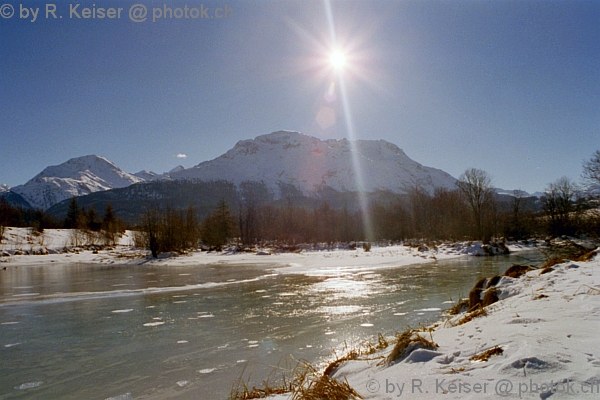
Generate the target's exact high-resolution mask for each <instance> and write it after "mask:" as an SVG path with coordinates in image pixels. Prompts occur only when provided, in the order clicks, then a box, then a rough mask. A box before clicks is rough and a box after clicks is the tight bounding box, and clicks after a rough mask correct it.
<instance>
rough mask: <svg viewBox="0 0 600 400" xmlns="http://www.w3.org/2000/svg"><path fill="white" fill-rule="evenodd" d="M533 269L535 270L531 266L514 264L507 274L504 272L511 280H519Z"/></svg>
mask: <svg viewBox="0 0 600 400" xmlns="http://www.w3.org/2000/svg"><path fill="white" fill-rule="evenodd" d="M532 269H533V268H531V267H530V266H529V265H519V264H514V265H513V266H512V267H510V268H509V269H507V270H506V272H504V276H508V277H510V278H518V277H520V276H521V275H523V274H525V273H526V272H529V271H531V270H532Z"/></svg>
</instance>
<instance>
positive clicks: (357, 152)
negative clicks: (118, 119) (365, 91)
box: [170, 131, 456, 194]
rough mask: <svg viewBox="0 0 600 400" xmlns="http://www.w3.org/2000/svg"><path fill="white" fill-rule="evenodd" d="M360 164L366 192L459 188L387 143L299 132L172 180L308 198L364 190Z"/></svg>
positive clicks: (256, 142)
mask: <svg viewBox="0 0 600 400" xmlns="http://www.w3.org/2000/svg"><path fill="white" fill-rule="evenodd" d="M355 158H356V159H357V160H358V164H360V167H361V170H362V178H363V186H362V190H365V191H369V192H373V191H376V190H390V191H392V192H396V193H401V192H404V191H405V190H406V189H407V188H409V187H414V185H415V184H416V183H418V184H419V185H420V186H421V187H422V188H423V189H426V190H428V191H430V192H432V191H433V189H434V188H436V187H444V188H448V189H453V188H455V182H456V179H455V178H453V177H452V176H451V175H449V174H448V173H446V172H444V171H442V170H439V169H435V168H430V167H425V166H423V165H421V164H419V163H418V162H416V161H413V160H412V159H410V158H409V157H408V156H407V155H406V154H405V153H404V152H403V151H402V150H401V149H400V148H398V146H396V145H395V144H392V143H389V142H386V141H384V140H358V141H356V142H354V143H352V142H350V141H348V140H346V139H341V140H334V139H329V140H320V139H318V138H315V137H312V136H308V135H304V134H301V133H298V132H289V131H279V132H274V133H271V134H268V135H262V136H258V137H257V138H255V139H251V140H242V141H239V142H238V143H237V144H236V145H235V147H234V148H233V149H231V150H229V151H228V152H227V153H225V154H223V155H222V156H220V157H218V158H216V159H214V160H211V161H206V162H203V163H200V164H198V165H196V166H195V167H192V168H189V169H185V170H183V171H179V172H173V173H170V175H171V178H172V179H199V180H227V181H232V182H233V183H235V184H236V185H238V184H240V183H241V182H244V181H258V182H264V183H265V184H266V185H267V186H268V187H269V188H270V189H272V190H274V192H275V193H276V194H277V190H278V184H279V183H287V184H293V185H294V186H296V187H298V188H299V189H300V190H302V191H303V192H304V193H310V192H312V191H315V190H318V189H319V188H322V187H325V186H328V187H331V188H333V189H335V190H338V191H357V190H361V188H360V187H359V184H358V182H357V173H356V171H355V162H354V160H355Z"/></svg>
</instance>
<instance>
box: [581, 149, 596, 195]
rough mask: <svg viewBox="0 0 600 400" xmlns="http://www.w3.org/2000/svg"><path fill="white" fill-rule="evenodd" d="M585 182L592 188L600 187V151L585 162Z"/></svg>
mask: <svg viewBox="0 0 600 400" xmlns="http://www.w3.org/2000/svg"><path fill="white" fill-rule="evenodd" d="M583 180H584V182H585V183H586V184H587V185H588V187H590V188H594V187H596V188H599V187H600V150H596V152H595V153H594V155H593V156H592V158H590V159H589V160H587V161H584V162H583Z"/></svg>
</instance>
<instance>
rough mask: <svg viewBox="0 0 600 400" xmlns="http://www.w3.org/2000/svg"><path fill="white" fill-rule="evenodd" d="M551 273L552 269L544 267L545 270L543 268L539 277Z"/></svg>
mask: <svg viewBox="0 0 600 400" xmlns="http://www.w3.org/2000/svg"><path fill="white" fill-rule="evenodd" d="M552 271H554V268H552V267H546V268H543V269H542V270H541V271H540V275H544V274H547V273H549V272H552Z"/></svg>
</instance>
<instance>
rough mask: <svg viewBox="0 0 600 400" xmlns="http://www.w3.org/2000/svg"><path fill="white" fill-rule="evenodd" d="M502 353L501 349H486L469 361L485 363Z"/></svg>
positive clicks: (495, 347)
mask: <svg viewBox="0 0 600 400" xmlns="http://www.w3.org/2000/svg"><path fill="white" fill-rule="evenodd" d="M502 353H504V350H502V347H500V346H494V347H492V348H491V349H488V350H486V351H484V352H481V353H479V354H475V355H474V356H473V357H471V358H470V359H469V360H471V361H487V360H489V359H490V357H492V356H495V355H498V354H502Z"/></svg>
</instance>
